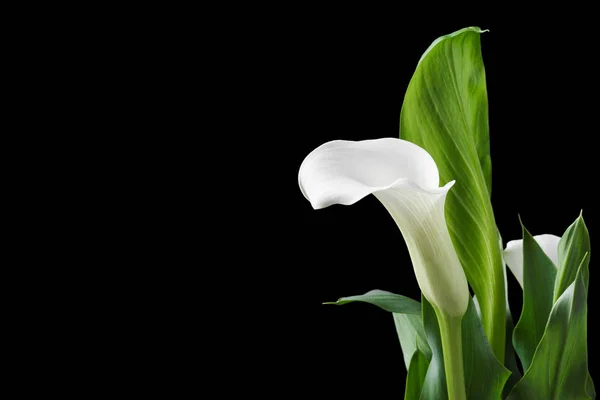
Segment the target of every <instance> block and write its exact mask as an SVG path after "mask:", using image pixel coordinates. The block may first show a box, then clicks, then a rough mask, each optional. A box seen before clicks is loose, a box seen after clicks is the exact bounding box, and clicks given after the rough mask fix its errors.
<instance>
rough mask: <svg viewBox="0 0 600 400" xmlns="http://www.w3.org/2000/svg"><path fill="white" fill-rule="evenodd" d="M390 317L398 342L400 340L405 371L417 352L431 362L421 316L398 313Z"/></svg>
mask: <svg viewBox="0 0 600 400" xmlns="http://www.w3.org/2000/svg"><path fill="white" fill-rule="evenodd" d="M392 315H393V317H394V324H395V325H396V333H397V334H398V340H400V347H401V348H402V354H403V356H404V365H406V369H407V370H409V368H410V360H411V357H412V356H413V354H414V353H415V351H417V350H418V351H421V353H423V354H424V355H425V357H426V358H427V360H431V349H430V348H429V344H428V343H427V337H426V336H425V330H424V329H423V321H422V320H421V316H420V315H414V314H398V313H393V314H392Z"/></svg>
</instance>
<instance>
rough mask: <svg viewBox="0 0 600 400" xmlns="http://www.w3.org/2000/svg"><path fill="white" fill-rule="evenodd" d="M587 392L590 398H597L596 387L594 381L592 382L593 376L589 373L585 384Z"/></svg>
mask: <svg viewBox="0 0 600 400" xmlns="http://www.w3.org/2000/svg"><path fill="white" fill-rule="evenodd" d="M585 392H586V393H587V394H588V396H590V398H592V399H595V398H596V388H595V387H594V381H593V380H592V376H591V375H590V373H589V372H588V375H587V379H586V382H585Z"/></svg>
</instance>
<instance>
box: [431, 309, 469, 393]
mask: <svg viewBox="0 0 600 400" xmlns="http://www.w3.org/2000/svg"><path fill="white" fill-rule="evenodd" d="M436 315H437V319H438V323H439V325H440V334H441V337H442V352H443V354H444V370H445V371H446V384H447V386H448V400H466V399H467V395H466V393H465V373H464V369H463V354H462V333H461V325H462V316H460V317H451V316H448V315H444V313H442V312H438V311H437V310H436Z"/></svg>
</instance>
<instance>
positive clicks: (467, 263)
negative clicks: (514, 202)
mask: <svg viewBox="0 0 600 400" xmlns="http://www.w3.org/2000/svg"><path fill="white" fill-rule="evenodd" d="M481 32H482V31H481V30H480V29H479V28H475V27H471V28H465V29H461V30H459V31H457V32H454V33H452V34H450V35H446V36H443V37H441V38H439V39H437V40H436V41H434V42H433V43H432V44H431V46H430V47H429V49H427V51H426V52H425V54H423V56H422V57H421V60H420V61H419V64H418V66H417V68H416V71H415V73H414V75H413V77H412V79H411V81H410V84H409V86H408V89H407V91H406V95H405V97H404V103H403V105H402V111H401V114H400V137H401V138H402V139H405V140H408V141H410V142H413V143H415V144H417V145H419V146H421V147H422V148H424V149H425V150H427V151H428V152H429V154H431V156H432V157H433V159H434V160H435V162H436V164H437V166H438V169H439V172H440V179H441V183H442V184H445V183H447V182H449V181H451V180H456V185H455V186H454V187H453V188H452V190H451V191H450V192H449V194H448V198H447V200H446V220H447V223H448V228H449V230H450V234H451V236H452V240H453V243H454V246H455V248H456V251H457V254H458V256H459V259H460V261H461V263H462V265H463V268H464V270H465V274H466V276H467V279H468V281H469V283H470V284H471V286H472V287H473V291H474V292H475V294H476V295H477V298H478V299H479V301H480V306H481V313H482V319H483V325H484V329H485V332H486V334H487V335H488V338H490V343H491V344H492V348H493V349H494V353H495V354H496V356H497V357H499V358H500V359H503V355H504V343H505V341H504V340H505V334H506V332H505V324H506V315H505V299H504V277H503V270H502V258H501V254H500V249H499V248H498V242H497V238H496V223H495V220H494V213H493V211H492V204H491V201H490V193H491V159H490V146H489V133H488V129H489V128H488V104H487V89H486V82H485V69H484V66H483V60H482V57H481V45H480V33H481Z"/></svg>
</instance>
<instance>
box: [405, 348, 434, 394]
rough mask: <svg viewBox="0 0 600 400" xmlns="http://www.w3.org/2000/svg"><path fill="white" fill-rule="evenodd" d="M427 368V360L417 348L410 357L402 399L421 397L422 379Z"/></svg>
mask: <svg viewBox="0 0 600 400" xmlns="http://www.w3.org/2000/svg"><path fill="white" fill-rule="evenodd" d="M427 368H429V360H428V359H427V357H426V356H425V354H423V353H422V352H421V351H419V350H417V351H415V353H414V354H413V356H412V358H411V359H410V366H409V367H408V374H407V375H406V390H405V392H404V400H418V399H419V398H420V397H421V390H422V388H423V381H424V380H425V375H426V374H427Z"/></svg>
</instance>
